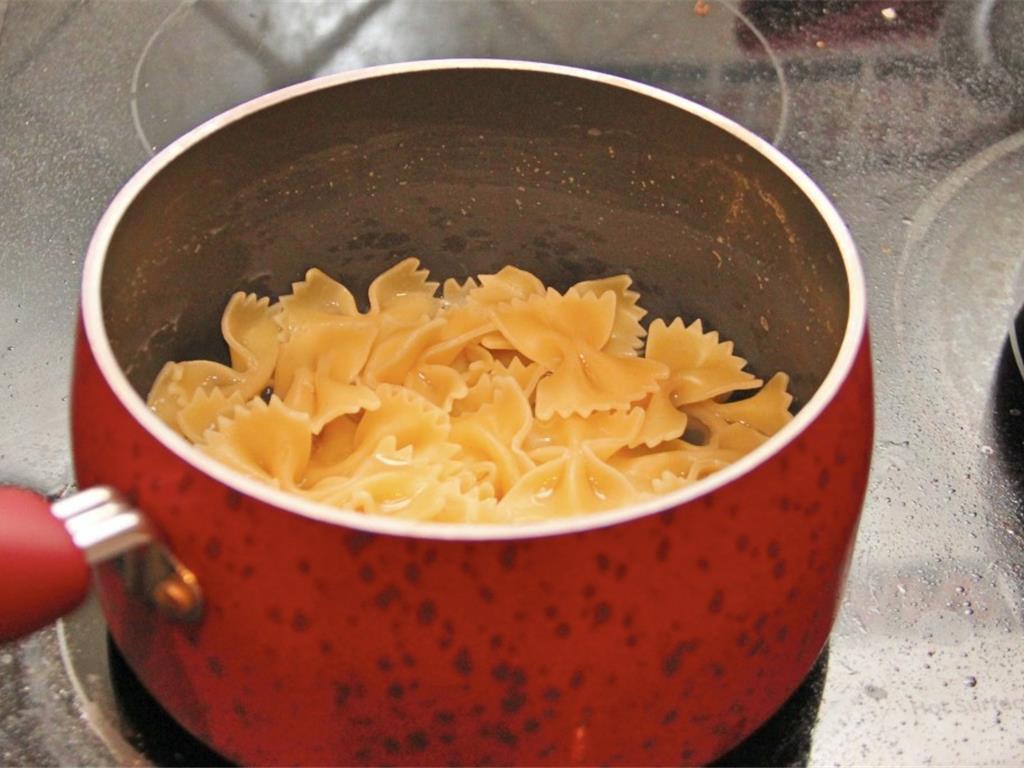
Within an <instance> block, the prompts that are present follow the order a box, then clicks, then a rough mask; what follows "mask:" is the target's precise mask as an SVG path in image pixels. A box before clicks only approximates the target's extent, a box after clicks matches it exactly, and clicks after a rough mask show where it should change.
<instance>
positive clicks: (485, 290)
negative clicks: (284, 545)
mask: <svg viewBox="0 0 1024 768" xmlns="http://www.w3.org/2000/svg"><path fill="white" fill-rule="evenodd" d="M479 281H480V285H479V287H477V288H474V289H471V290H470V291H469V292H468V298H469V301H470V302H472V303H473V304H475V305H476V306H479V307H483V308H485V309H492V308H494V307H496V306H498V305H499V304H507V303H508V302H510V301H514V300H520V301H521V300H525V299H528V298H530V297H531V296H543V295H544V290H545V289H544V283H542V282H541V281H540V280H539V279H538V278H537V277H536V276H535V275H533V274H532V273H530V272H527V271H526V270H524V269H519V268H518V267H513V266H505V267H502V268H501V269H500V270H498V272H497V273H496V274H493V275H479ZM481 343H482V344H483V345H484V346H485V347H487V348H488V349H513V345H512V343H511V342H510V341H509V340H508V339H506V338H505V337H504V336H503V335H502V333H501V332H500V331H494V332H492V333H488V334H487V335H486V336H484V337H483V338H482V339H481Z"/></svg>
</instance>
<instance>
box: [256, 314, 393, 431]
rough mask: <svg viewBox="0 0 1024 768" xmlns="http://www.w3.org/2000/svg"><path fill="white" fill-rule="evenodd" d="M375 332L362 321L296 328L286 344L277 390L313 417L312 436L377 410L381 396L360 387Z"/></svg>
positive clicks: (357, 319) (276, 381) (280, 359)
mask: <svg viewBox="0 0 1024 768" xmlns="http://www.w3.org/2000/svg"><path fill="white" fill-rule="evenodd" d="M376 333H377V329H376V328H375V327H374V326H373V324H372V323H370V322H368V321H366V320H365V319H362V318H344V317H339V318H337V319H335V320H334V321H332V322H330V323H326V322H325V323H318V324H315V325H308V326H302V327H296V328H293V329H292V330H291V331H290V332H289V333H288V338H287V339H286V340H285V341H284V342H283V343H282V345H281V351H280V355H279V359H278V364H277V371H276V373H275V375H274V389H275V391H276V392H277V394H278V395H281V396H283V399H284V402H285V403H286V404H287V405H288V406H289V407H291V408H294V409H296V410H299V411H303V412H305V413H307V414H309V417H310V419H311V423H312V427H313V433H314V434H319V432H320V430H322V429H323V427H324V425H325V424H327V423H328V422H330V421H331V420H332V419H335V418H337V417H338V416H342V415H345V414H348V413H356V412H358V411H361V410H364V409H372V408H375V407H377V404H378V400H377V396H376V395H375V394H374V393H373V390H371V389H370V388H369V387H367V386H365V385H363V384H359V383H356V381H355V379H356V377H357V375H358V374H359V372H360V371H361V370H362V368H363V365H364V364H365V363H366V360H367V358H368V357H369V354H370V348H371V346H372V345H373V341H374V338H375V336H376Z"/></svg>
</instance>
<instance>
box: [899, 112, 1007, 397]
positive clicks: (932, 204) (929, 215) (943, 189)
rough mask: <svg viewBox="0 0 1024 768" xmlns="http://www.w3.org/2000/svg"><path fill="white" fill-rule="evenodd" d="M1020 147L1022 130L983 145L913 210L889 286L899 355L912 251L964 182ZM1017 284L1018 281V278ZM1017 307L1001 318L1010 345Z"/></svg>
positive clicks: (904, 337)
mask: <svg viewBox="0 0 1024 768" xmlns="http://www.w3.org/2000/svg"><path fill="white" fill-rule="evenodd" d="M1021 149H1024V131H1018V132H1017V133H1013V134H1011V135H1009V136H1007V137H1005V138H1003V139H1001V140H1000V141H998V142H996V143H995V144H992V145H991V146H988V147H986V148H985V149H983V150H981V151H980V152H978V153H977V154H975V155H974V156H972V157H971V158H970V159H968V160H967V161H965V162H964V163H962V164H960V165H959V166H957V167H956V168H955V169H954V170H953V171H952V172H951V173H949V174H948V175H947V176H946V177H945V178H944V179H943V180H942V181H941V182H939V184H938V185H936V186H935V187H934V188H933V189H932V191H931V192H930V193H929V195H928V196H927V197H926V198H925V199H924V201H923V202H922V203H921V204H920V205H918V207H917V209H916V210H915V211H914V214H913V216H912V220H911V224H910V231H909V232H908V233H907V238H906V241H905V243H904V246H903V250H902V252H901V254H900V260H899V263H898V265H897V267H896V281H895V285H894V287H893V325H894V328H895V331H896V348H897V350H898V351H899V352H900V353H901V356H903V355H904V353H905V352H906V347H907V323H906V319H905V314H906V313H905V312H904V294H905V285H906V283H907V278H908V272H909V268H910V264H911V261H912V259H913V258H914V254H915V253H917V252H918V251H919V250H920V246H921V245H922V244H923V243H924V242H925V240H926V238H927V236H928V233H929V232H930V231H931V230H932V228H933V226H934V225H935V223H936V221H938V219H939V216H940V214H941V213H942V212H943V211H944V210H946V208H947V207H948V206H949V204H950V203H951V202H952V201H953V200H954V199H955V198H956V196H957V195H958V194H959V193H960V192H961V191H962V190H963V189H964V188H965V187H966V186H967V185H968V184H970V183H971V182H972V181H974V180H975V179H976V178H977V177H978V176H980V175H981V174H982V173H984V172H985V171H986V170H988V169H989V168H990V167H991V166H992V165H993V164H995V163H996V162H998V161H999V160H1001V159H1002V158H1004V157H1006V156H1007V155H1010V154H1013V153H1014V152H1017V151H1019V150H1021ZM1020 274H1021V270H1020V269H1018V271H1017V275H1018V277H1019V276H1020ZM1019 283H1020V281H1019V280H1018V284H1019ZM1021 293H1022V292H1021V291H1017V298H1018V300H1019V299H1020V298H1021V296H1020V294H1021ZM1019 309H1020V307H1019V306H1017V305H1015V306H1013V307H1012V308H1011V309H1010V313H1009V317H1007V319H1006V321H1005V322H1006V323H1007V324H1008V327H1009V329H1010V330H1009V334H1010V339H1011V344H1013V342H1014V341H1016V334H1015V333H1014V332H1013V324H1014V317H1015V316H1016V313H1017V311H1018V310H1019ZM1004 327H1005V326H1004ZM1014 356H1015V357H1016V359H1017V365H1018V367H1019V368H1020V369H1021V374H1022V375H1024V357H1022V356H1021V354H1020V350H1019V349H1018V348H1017V345H1015V344H1014ZM942 381H943V383H944V386H945V387H946V388H947V389H949V390H951V391H953V390H952V387H951V386H950V385H949V382H948V380H947V379H945V378H943V379H942ZM953 393H954V394H956V395H957V404H958V406H960V407H962V405H963V404H962V402H961V398H960V396H959V393H956V392H955V391H953Z"/></svg>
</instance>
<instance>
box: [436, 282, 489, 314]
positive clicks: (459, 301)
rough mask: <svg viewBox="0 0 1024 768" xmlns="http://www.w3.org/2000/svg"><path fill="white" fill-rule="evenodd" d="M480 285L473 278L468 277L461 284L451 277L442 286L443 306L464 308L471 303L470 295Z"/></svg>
mask: <svg viewBox="0 0 1024 768" xmlns="http://www.w3.org/2000/svg"><path fill="white" fill-rule="evenodd" d="M479 287H480V284H479V283H478V282H477V281H476V280H474V279H473V278H472V277H467V278H466V279H465V280H463V281H462V282H461V283H460V282H459V281H458V280H456V279H455V278H454V277H449V278H448V279H447V280H445V281H444V283H442V285H441V297H442V300H443V301H442V306H443V307H445V308H447V307H463V306H465V305H466V304H467V303H468V302H469V294H470V292H471V291H473V290H474V289H475V288H479Z"/></svg>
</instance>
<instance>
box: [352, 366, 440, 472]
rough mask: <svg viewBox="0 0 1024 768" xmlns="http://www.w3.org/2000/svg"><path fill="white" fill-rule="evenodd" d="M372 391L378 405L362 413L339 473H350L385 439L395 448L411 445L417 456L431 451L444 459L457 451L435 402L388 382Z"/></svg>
mask: <svg viewBox="0 0 1024 768" xmlns="http://www.w3.org/2000/svg"><path fill="white" fill-rule="evenodd" d="M376 393H377V396H378V397H379V398H380V406H379V407H378V408H377V409H376V410H373V411H366V412H364V413H363V416H362V418H361V419H360V421H359V425H358V426H357V427H356V431H355V434H354V435H353V445H352V452H351V454H349V456H348V458H347V459H346V460H345V462H343V463H342V464H341V465H340V466H339V470H340V471H341V472H342V473H343V474H352V472H353V471H354V468H355V467H358V466H359V465H360V464H362V463H363V462H364V461H365V460H366V459H367V457H369V456H371V455H372V454H373V453H374V452H375V451H376V450H377V446H379V445H380V444H381V443H382V442H383V441H384V440H385V438H389V439H394V440H395V443H396V445H397V447H398V448H405V447H407V446H408V447H411V448H412V449H413V451H414V452H415V454H416V455H417V456H420V455H423V454H425V453H428V452H431V451H432V450H433V452H434V453H436V454H438V455H441V456H443V457H445V458H448V457H450V455H451V454H452V453H454V452H455V451H456V450H457V446H453V445H451V443H450V442H449V440H448V438H449V435H450V433H451V421H450V420H449V418H448V414H447V413H445V412H444V411H442V410H441V409H440V408H438V407H437V406H436V405H434V404H433V403H431V402H430V401H428V400H427V399H426V398H424V397H422V396H421V395H418V394H416V393H415V392H412V391H410V390H408V389H405V388H403V387H397V386H392V385H390V384H382V385H381V386H380V387H378V388H377V390H376Z"/></svg>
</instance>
